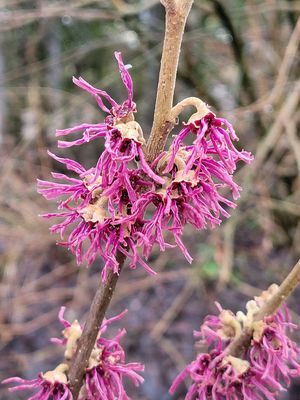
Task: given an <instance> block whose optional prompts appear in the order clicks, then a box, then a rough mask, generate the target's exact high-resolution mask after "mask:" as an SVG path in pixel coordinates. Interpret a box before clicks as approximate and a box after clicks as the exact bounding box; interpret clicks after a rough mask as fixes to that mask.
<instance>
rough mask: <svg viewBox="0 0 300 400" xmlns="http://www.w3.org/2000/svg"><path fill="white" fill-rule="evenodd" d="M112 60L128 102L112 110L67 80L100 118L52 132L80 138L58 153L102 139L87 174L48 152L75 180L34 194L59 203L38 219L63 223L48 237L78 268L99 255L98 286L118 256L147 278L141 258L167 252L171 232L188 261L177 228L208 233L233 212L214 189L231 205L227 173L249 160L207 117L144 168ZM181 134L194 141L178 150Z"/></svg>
mask: <svg viewBox="0 0 300 400" xmlns="http://www.w3.org/2000/svg"><path fill="white" fill-rule="evenodd" d="M115 56H116V58H117V61H118V65H119V70H120V73H121V77H122V80H123V83H124V85H125V87H126V89H127V99H126V100H125V101H124V102H123V103H122V104H118V103H117V102H116V101H115V100H114V99H112V98H111V97H110V96H109V95H108V94H107V93H106V92H105V91H102V90H99V89H96V88H94V87H93V86H91V85H90V84H89V83H87V82H86V81H85V80H84V79H82V78H79V79H74V83H75V84H76V85H77V86H79V87H80V88H82V89H84V90H86V91H88V92H89V93H90V94H91V95H92V96H93V97H94V98H95V100H96V102H97V104H98V105H99V107H100V109H101V110H102V111H104V112H105V113H106V114H107V116H106V118H105V120H104V122H103V123H99V124H87V123H85V124H81V125H79V126H76V127H74V128H69V129H64V130H59V131H57V135H58V136H68V135H70V134H73V133H79V132H82V135H81V137H80V138H79V139H77V140H74V141H59V142H58V146H59V147H61V148H65V147H70V146H76V145H81V144H83V143H87V142H89V141H91V140H94V139H97V138H104V141H105V142H104V145H105V149H104V151H103V152H102V154H101V156H100V157H99V160H98V162H97V164H96V166H95V167H93V168H90V169H88V170H86V169H85V168H84V167H83V166H82V165H80V164H79V163H77V162H75V161H73V160H70V159H64V158H60V157H57V156H55V155H53V154H51V153H50V155H51V156H52V157H53V158H55V159H56V160H57V161H58V162H60V163H63V164H64V165H65V166H66V168H67V169H69V170H71V171H72V173H75V174H76V175H77V176H76V177H69V176H68V175H65V174H61V173H59V174H58V173H53V174H52V175H53V177H54V178H55V179H57V180H58V181H57V182H48V181H42V180H39V181H38V191H39V193H41V194H42V195H43V196H44V197H46V198H47V199H49V200H51V199H55V198H61V197H63V200H61V201H59V205H58V209H59V212H57V213H49V214H46V215H44V216H45V217H46V218H63V221H62V222H60V223H57V224H55V225H53V226H52V228H51V232H55V233H59V234H60V236H61V239H62V240H61V242H60V243H59V244H61V245H64V246H66V247H68V248H69V249H70V250H71V251H72V252H73V253H74V254H75V255H76V259H77V263H78V264H80V263H82V261H83V260H84V259H85V260H86V261H87V263H88V265H90V264H92V263H93V261H94V260H95V258H96V256H97V254H100V256H101V257H102V259H103V260H104V263H105V264H104V268H103V271H102V278H103V280H105V279H106V276H107V271H108V270H109V269H110V270H113V271H114V272H117V271H118V262H117V257H116V256H117V252H118V251H120V252H122V253H124V254H125V255H126V256H127V257H128V258H129V260H130V267H131V268H135V267H136V265H137V264H139V265H141V266H143V267H144V268H145V269H146V270H147V271H148V272H149V273H154V271H152V270H151V268H150V267H149V266H148V265H147V263H146V262H145V260H147V258H148V257H149V255H150V253H151V250H152V247H153V246H154V245H155V244H157V245H158V246H159V247H160V249H161V250H162V251H163V250H165V248H166V247H172V246H174V244H173V245H172V244H169V243H166V242H165V239H164V236H165V235H164V233H165V232H166V231H169V232H171V233H172V235H173V237H174V241H175V245H177V246H179V248H180V249H181V250H182V252H183V253H184V255H185V257H186V258H187V260H188V261H189V262H191V261H192V258H191V256H190V255H189V253H188V251H187V249H186V247H185V246H184V244H183V242H182V240H181V236H182V234H183V229H184V226H185V225H186V224H191V225H193V226H194V227H195V228H196V229H204V228H206V227H207V226H208V225H210V226H211V227H215V226H216V225H218V224H220V223H221V217H222V216H223V217H229V213H228V208H233V207H235V203H234V202H233V201H231V200H229V199H228V198H227V197H225V192H224V194H221V193H220V191H222V190H224V189H225V190H226V189H229V190H231V192H232V195H233V198H234V199H237V198H238V196H239V190H240V188H239V187H238V185H236V184H235V183H234V181H233V179H232V173H233V172H234V170H235V168H236V163H237V162H238V161H239V160H241V161H244V162H247V163H248V162H250V161H251V160H252V156H251V155H250V153H247V152H245V151H238V150H237V149H236V148H235V147H234V145H233V141H235V140H237V136H236V135H235V132H234V130H233V128H232V126H231V125H230V124H229V123H228V122H227V121H226V120H224V119H220V118H216V117H215V116H214V115H213V114H212V113H210V112H209V113H208V115H206V116H204V117H203V118H201V119H199V120H196V121H193V122H191V123H188V124H187V125H186V126H184V127H183V129H182V130H181V131H180V133H179V134H178V136H177V137H176V138H175V140H174V141H173V144H172V145H171V148H170V150H169V151H168V152H163V153H162V154H160V155H159V156H158V157H157V159H156V160H155V161H154V162H153V163H152V164H151V165H149V164H148V163H147V162H146V157H145V154H144V151H143V144H144V138H143V133H142V130H141V128H140V126H139V125H138V123H137V122H136V121H134V116H133V115H134V112H135V111H136V106H135V103H134V102H133V86H132V79H131V77H130V75H129V73H128V70H127V69H126V67H125V65H124V64H123V62H122V58H121V55H120V53H115ZM104 101H105V104H104ZM108 105H109V106H108ZM188 135H190V136H191V137H192V139H193V142H192V144H189V145H185V144H184V140H185V138H186V137H187V136H188ZM66 235H67V239H66V240H64V239H63V238H64V237H65V236H66Z"/></svg>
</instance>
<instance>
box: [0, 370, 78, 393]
mask: <svg viewBox="0 0 300 400" xmlns="http://www.w3.org/2000/svg"><path fill="white" fill-rule="evenodd" d="M66 368H67V366H66V364H60V365H59V366H57V367H56V368H55V370H53V371H48V372H46V373H45V374H43V373H40V374H39V376H38V378H37V379H33V380H26V379H21V378H18V377H13V378H8V379H5V380H4V381H2V383H3V384H10V383H16V384H18V385H19V386H15V387H12V388H9V389H8V390H9V391H10V392H15V391H18V390H34V389H37V390H38V392H37V393H36V394H35V395H34V396H32V397H29V398H28V400H72V399H73V396H72V394H71V392H70V389H69V387H68V383H67V377H66V374H65V371H66Z"/></svg>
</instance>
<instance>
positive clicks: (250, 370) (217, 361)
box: [170, 285, 300, 400]
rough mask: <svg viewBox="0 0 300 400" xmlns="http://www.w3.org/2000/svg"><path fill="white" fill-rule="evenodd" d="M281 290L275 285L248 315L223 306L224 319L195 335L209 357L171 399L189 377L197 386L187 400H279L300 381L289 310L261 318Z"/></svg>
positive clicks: (190, 369) (209, 321) (187, 372)
mask: <svg viewBox="0 0 300 400" xmlns="http://www.w3.org/2000/svg"><path fill="white" fill-rule="evenodd" d="M277 290H278V287H277V285H272V286H271V287H270V288H269V289H268V290H267V291H265V292H263V293H262V295H261V296H260V297H257V298H255V300H251V301H249V302H248V303H247V306H246V308H247V314H246V315H245V314H244V313H242V312H240V311H239V312H238V313H237V314H236V315H235V314H233V313H232V312H231V311H229V310H223V309H222V308H221V307H220V305H218V307H219V310H220V314H219V316H208V317H206V319H205V321H204V323H203V325H202V327H201V329H200V332H195V336H196V337H201V339H202V340H201V343H202V344H204V345H205V346H206V347H207V348H208V352H207V353H200V354H198V356H197V358H196V360H194V361H193V362H191V364H189V365H188V366H187V367H185V369H184V370H183V371H182V372H181V373H180V374H179V375H178V376H177V378H176V379H175V380H174V382H173V384H172V386H171V388H170V393H171V394H173V393H174V392H175V390H176V389H177V387H178V386H179V385H180V383H181V382H182V381H183V380H185V379H186V378H187V377H188V376H189V377H190V378H191V379H192V384H191V385H190V387H189V389H188V392H187V394H186V397H185V399H186V400H191V399H197V400H216V399H218V400H240V399H245V400H261V399H268V400H275V398H276V396H277V395H278V393H279V392H280V391H282V390H285V387H286V386H288V385H289V384H290V378H291V377H296V376H300V364H299V361H300V350H299V349H298V348H297V346H296V343H294V342H293V341H292V340H291V339H289V338H288V336H287V332H288V331H291V330H293V329H294V328H295V327H296V326H295V325H294V324H292V322H291V318H290V315H289V312H288V309H287V307H286V306H283V307H282V308H281V309H279V310H278V311H277V312H276V313H275V314H273V315H271V316H268V317H265V318H264V319H263V320H256V318H255V315H256V313H257V312H258V311H259V310H260V308H261V307H262V306H263V304H264V303H265V301H266V300H267V299H268V298H269V297H270V296H271V295H272V294H273V293H274V292H275V291H277ZM241 338H242V340H243V343H242V344H241V343H240V344H239V348H238V352H237V348H236V347H234V346H233V344H234V343H237V342H238V341H240V340H241ZM233 349H234V350H233ZM237 353H238V354H237Z"/></svg>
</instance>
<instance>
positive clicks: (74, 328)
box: [52, 307, 144, 400]
mask: <svg viewBox="0 0 300 400" xmlns="http://www.w3.org/2000/svg"><path fill="white" fill-rule="evenodd" d="M64 311H65V308H64V307H62V308H61V310H60V313H59V319H60V321H61V323H62V324H63V326H64V328H65V329H64V331H63V335H64V339H63V340H60V339H52V342H54V343H56V344H59V345H64V346H66V352H65V358H66V359H70V358H72V356H73V354H74V353H75V351H76V346H77V340H78V339H79V337H80V335H81V332H82V328H81V327H80V325H79V323H78V321H74V322H73V323H72V324H71V323H70V322H68V321H67V320H65V319H64ZM126 313H127V310H125V311H124V312H122V313H121V314H119V315H117V316H115V317H113V318H110V319H104V321H103V323H102V325H101V327H100V329H99V334H98V339H97V341H96V344H95V346H94V349H93V351H92V354H91V356H90V360H89V364H88V367H87V369H86V374H85V378H84V386H83V388H82V390H81V392H80V396H79V399H80V400H91V399H95V400H98V399H102V400H114V399H120V400H121V399H122V400H127V399H129V397H128V396H127V394H126V391H125V389H124V385H123V380H124V378H128V379H129V380H131V382H132V383H133V384H134V385H135V386H138V385H139V384H140V383H143V381H144V379H143V378H142V377H141V376H140V375H139V374H138V372H141V371H144V366H143V365H142V364H139V363H127V364H126V363H125V352H124V350H123V348H122V347H121V345H120V340H121V339H122V337H124V335H125V334H126V331H125V329H121V330H119V332H118V334H117V335H116V336H115V337H114V338H112V339H107V338H104V337H103V334H104V333H105V332H106V330H107V328H108V326H109V325H110V324H111V323H112V322H114V321H119V320H120V319H122V318H123V316H124V315H125V314H126Z"/></svg>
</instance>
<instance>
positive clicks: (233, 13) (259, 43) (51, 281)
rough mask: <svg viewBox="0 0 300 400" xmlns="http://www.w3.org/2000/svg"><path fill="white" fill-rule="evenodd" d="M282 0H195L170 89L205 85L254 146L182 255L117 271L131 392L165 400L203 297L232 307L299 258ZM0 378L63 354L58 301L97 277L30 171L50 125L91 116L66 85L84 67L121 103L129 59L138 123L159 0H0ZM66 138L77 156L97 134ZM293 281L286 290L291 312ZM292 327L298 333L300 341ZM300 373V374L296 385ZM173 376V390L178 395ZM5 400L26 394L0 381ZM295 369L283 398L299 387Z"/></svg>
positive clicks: (148, 105) (295, 11)
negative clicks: (211, 224)
mask: <svg viewBox="0 0 300 400" xmlns="http://www.w3.org/2000/svg"><path fill="white" fill-rule="evenodd" d="M299 12H300V3H299V2H298V1H293V0H287V1H280V0H265V1H262V0H227V1H226V2H225V1H222V0H195V2H194V5H193V9H192V12H191V14H190V17H189V19H188V23H187V28H186V34H185V37H184V43H183V49H182V52H181V59H180V66H179V71H178V81H177V87H176V101H179V100H182V99H183V98H184V97H187V96H197V97H201V99H203V100H204V101H206V102H207V103H209V104H210V105H211V106H212V108H213V110H214V111H216V112H217V114H218V115H219V116H223V117H226V118H227V119H229V121H231V122H232V123H233V124H234V126H235V128H236V131H237V133H238V135H239V137H240V142H239V146H240V148H245V149H247V150H250V151H252V152H253V153H254V155H255V156H256V160H255V162H254V163H253V164H252V165H251V166H250V167H249V166H244V165H241V166H240V169H239V170H238V172H237V173H236V180H237V182H238V183H239V184H240V185H241V186H243V193H242V197H241V199H240V200H239V202H238V208H237V209H236V210H235V211H234V212H232V218H230V219H229V220H227V221H224V223H223V224H222V226H221V227H220V228H218V229H216V230H214V231H209V230H208V231H203V232H195V231H194V230H193V229H190V228H187V229H186V232H185V238H184V240H185V243H186V244H187V247H188V248H189V250H190V253H191V254H192V256H193V258H194V262H193V264H192V265H191V266H190V265H188V263H187V262H186V260H185V259H184V258H183V256H182V254H181V253H180V251H179V250H176V249H175V250H168V251H166V252H165V253H159V252H158V250H157V249H156V250H155V251H154V252H153V254H152V256H151V260H150V264H151V266H152V267H153V268H154V269H155V270H156V271H158V272H159V274H158V275H157V277H155V278H153V277H149V276H148V275H147V274H146V273H145V272H144V270H142V269H137V270H136V271H131V270H129V268H127V269H126V268H125V269H124V271H123V273H122V276H121V278H120V281H119V283H118V287H117V290H116V294H115V296H114V298H113V303H112V306H111V307H110V309H109V312H108V315H109V316H112V315H114V314H116V313H118V312H120V311H122V310H123V309H124V308H128V309H129V313H128V314H127V316H126V317H125V318H124V319H123V322H120V323H116V324H115V329H117V328H118V327H121V325H122V324H123V326H124V327H125V328H126V329H127V331H128V334H127V337H126V339H125V340H124V341H123V344H124V347H125V348H126V351H127V360H128V361H140V362H142V363H144V364H145V365H146V370H145V374H144V375H145V383H144V385H143V386H141V387H140V388H139V389H135V388H133V387H132V386H129V393H130V395H131V397H132V398H133V399H134V400H137V399H139V400H143V399H145V400H146V399H147V400H157V399H160V400H167V399H171V397H170V396H169V395H168V388H169V386H170V384H171V382H172V380H173V378H174V377H175V375H176V374H177V373H178V372H179V371H180V370H181V369H182V368H183V366H184V365H185V364H186V363H187V362H190V361H191V360H192V359H193V358H194V357H195V354H196V351H195V347H194V339H193V330H194V329H199V327H200V324H201V322H202V320H203V318H204V316H205V315H206V314H207V313H215V312H216V307H215V304H214V302H215V301H216V300H217V301H219V302H220V303H221V304H222V305H223V307H224V308H231V309H232V310H233V311H237V310H239V309H242V310H244V306H245V303H246V302H247V301H248V300H249V298H251V297H253V296H254V295H256V294H258V293H259V292H260V290H261V289H265V288H267V287H268V285H269V284H270V283H272V282H276V283H279V282H280V281H281V280H282V279H283V277H284V276H285V275H286V274H287V272H288V271H289V269H290V268H291V267H292V266H293V265H294V263H295V262H296V260H297V258H298V257H299V254H300V220H299V217H300V202H299V200H300V177H299V176H300V138H299V137H298V136H297V125H298V126H299V121H300V112H299V107H298V105H299V98H300V80H299V64H300V63H299V61H300V60H299V40H300V22H299V19H298V17H299ZM0 22H1V23H0V153H1V160H0V165H1V174H0V214H1V216H0V351H1V357H0V380H2V379H4V378H6V377H8V376H15V375H18V376H22V377H24V378H27V379H29V378H33V377H35V376H36V374H37V373H38V372H40V371H47V370H49V369H53V367H54V366H55V365H56V364H57V363H58V362H60V360H61V349H59V348H55V347H54V346H52V345H51V344H50V342H49V339H50V338H51V337H56V336H59V332H60V331H61V326H60V325H59V323H58V322H57V314H58V310H59V307H60V306H61V305H65V306H67V307H68V312H67V317H68V318H69V319H71V320H72V319H74V318H79V319H80V320H81V321H84V318H85V316H86V312H87V310H88V308H89V304H90V302H91V300H92V297H93V294H94V292H95V289H96V286H97V285H98V282H99V280H100V273H99V267H101V260H97V261H96V262H95V265H94V266H93V267H92V268H90V269H87V268H86V267H85V266H81V267H80V268H79V267H77V266H76V263H75V260H74V257H73V255H71V254H70V253H69V252H68V251H67V250H66V249H64V248H60V247H57V246H56V244H55V243H56V242H55V241H56V239H57V238H56V237H55V236H51V235H50V233H49V231H48V227H49V225H50V223H49V221H44V220H42V219H41V218H40V217H38V215H39V214H41V213H44V212H50V211H51V210H54V209H55V203H52V204H51V203H49V202H47V201H46V200H44V199H43V198H42V197H41V196H39V195H38V194H37V193H36V178H38V177H39V178H44V179H48V178H49V176H50V171H51V170H53V169H56V170H58V169H59V168H60V166H59V165H58V164H57V163H55V165H53V164H54V162H53V160H51V159H50V158H49V157H48V156H47V153H46V149H51V150H52V151H55V152H56V153H57V154H62V152H61V151H59V150H57V149H56V138H55V129H56V128H65V127H69V126H72V125H75V124H77V123H80V122H100V121H101V120H102V118H103V114H101V112H100V111H99V110H98V108H97V106H96V104H95V103H94V102H93V100H92V98H91V97H89V95H88V94H87V93H85V92H83V91H81V90H80V89H78V88H77V87H75V86H74V85H73V84H72V80H71V78H72V75H75V76H79V75H82V76H83V77H84V78H85V79H86V80H88V81H89V82H90V83H91V84H93V85H95V86H97V87H100V88H102V89H105V90H107V91H109V93H110V94H111V95H112V96H113V97H115V98H116V99H117V100H120V101H123V100H124V99H125V96H126V93H125V90H124V88H123V86H122V83H121V80H120V77H119V73H118V69H117V66H116V62H115V59H114V57H113V52H114V51H115V50H119V51H122V53H123V58H124V61H125V63H128V64H131V65H132V69H131V70H130V73H131V74H132V76H133V80H134V88H135V101H136V103H137V105H138V114H137V120H138V121H139V123H140V124H141V125H142V127H143V129H144V132H145V135H148V133H149V131H150V129H151V122H152V117H153V107H154V100H155V89H156V85H157V79H158V71H159V61H160V54H161V48H162V39H163V31H164V12H163V8H162V6H161V5H160V4H159V1H158V0H145V1H142V0H141V1H138V0H132V1H123V0H112V1H109V0H98V1H92V0H65V1H49V0H33V1H30V0H0ZM97 143H98V144H97V145H96V142H92V143H91V144H89V145H86V146H81V148H80V149H79V150H78V148H77V149H75V148H74V149H67V151H65V152H64V154H65V155H66V156H69V157H71V158H75V159H76V160H77V161H79V162H81V163H83V164H84V165H85V166H86V167H89V166H91V165H92V164H93V163H95V161H96V159H97V157H98V156H99V152H100V151H101V147H100V146H101V144H100V145H99V142H97ZM299 300H300V290H296V292H295V293H294V294H293V296H292V297H291V298H290V300H289V305H290V307H291V309H292V313H293V317H294V320H295V322H296V323H298V324H300V306H299ZM299 332H300V331H298V332H295V333H294V339H295V340H296V341H298V342H299V343H300V333H299ZM297 385H298V386H297ZM184 393H185V388H184V386H182V390H181V392H180V390H179V391H178V392H177V395H175V396H173V398H174V399H183V398H184ZM0 398H1V399H3V400H11V399H25V398H28V396H25V395H24V394H21V393H20V394H18V393H14V394H9V393H7V390H6V388H4V387H0ZM299 398H300V382H297V381H295V382H294V383H293V385H292V386H291V388H290V391H289V393H285V394H284V395H283V396H282V399H286V400H287V399H288V400H291V399H294V400H296V399H299Z"/></svg>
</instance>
